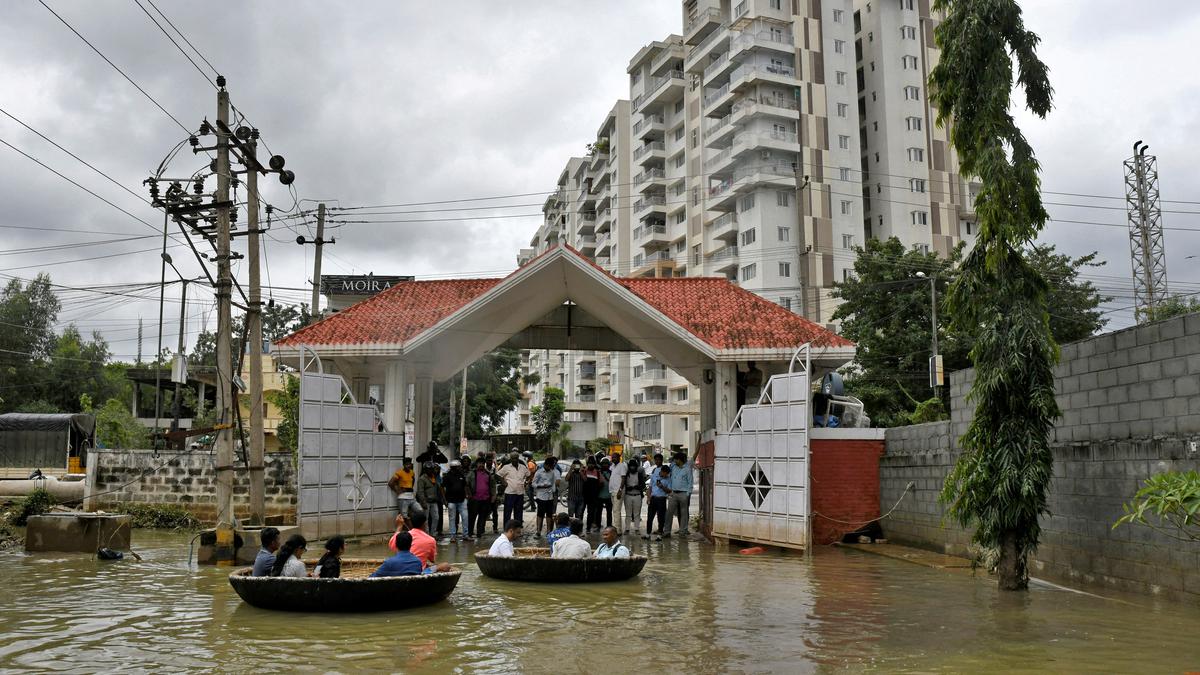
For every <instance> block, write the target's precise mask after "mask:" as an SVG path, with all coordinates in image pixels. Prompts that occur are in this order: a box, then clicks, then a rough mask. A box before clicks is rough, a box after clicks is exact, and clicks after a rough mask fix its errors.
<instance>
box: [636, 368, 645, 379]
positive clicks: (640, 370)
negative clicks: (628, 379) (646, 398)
mask: <svg viewBox="0 0 1200 675" xmlns="http://www.w3.org/2000/svg"><path fill="white" fill-rule="evenodd" d="M645 369H646V367H645V366H634V367H633V376H634V377H641V376H642V371H644V370H645Z"/></svg>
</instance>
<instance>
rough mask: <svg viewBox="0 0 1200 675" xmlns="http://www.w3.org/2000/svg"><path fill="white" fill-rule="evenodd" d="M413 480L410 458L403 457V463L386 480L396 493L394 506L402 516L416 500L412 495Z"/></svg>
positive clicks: (405, 514)
mask: <svg viewBox="0 0 1200 675" xmlns="http://www.w3.org/2000/svg"><path fill="white" fill-rule="evenodd" d="M413 480H414V476H413V462H412V459H411V458H409V457H405V458H404V463H403V465H402V466H401V467H400V468H399V469H397V470H396V473H394V474H392V477H391V479H389V480H388V487H389V488H391V490H392V492H394V493H396V506H397V508H398V509H399V511H400V515H402V516H407V515H408V512H409V511H411V510H412V506H413V504H414V503H415V502H416V499H415V497H414V496H413Z"/></svg>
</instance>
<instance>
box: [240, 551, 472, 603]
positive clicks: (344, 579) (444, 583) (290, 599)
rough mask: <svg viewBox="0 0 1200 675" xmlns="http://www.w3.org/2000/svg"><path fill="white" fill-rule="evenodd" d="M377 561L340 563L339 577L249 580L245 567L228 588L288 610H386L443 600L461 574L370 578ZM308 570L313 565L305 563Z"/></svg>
mask: <svg viewBox="0 0 1200 675" xmlns="http://www.w3.org/2000/svg"><path fill="white" fill-rule="evenodd" d="M382 563H383V561H382V560H363V559H350V558H346V559H343V560H342V576H341V578H338V579H313V578H307V579H296V578H289V577H253V576H250V572H251V568H249V567H245V568H242V569H239V570H237V571H236V572H234V573H233V574H230V575H229V584H230V585H231V586H233V590H235V591H237V594H238V595H239V596H241V598H242V600H244V601H246V603H248V604H250V605H253V606H255V607H259V608H261V609H279V610H284V611H289V612H388V611H394V610H400V609H408V608H410V607H420V606H421V605H430V604H433V603H435V602H440V601H441V600H444V599H445V598H446V597H447V596H449V595H450V593H451V592H453V591H454V587H455V586H457V585H458V580H459V578H460V577H461V576H462V572H461V571H459V570H453V571H451V572H440V573H437V574H422V575H413V576H405V577H382V578H378V579H371V578H370V576H371V573H372V572H374V571H375V570H376V569H378V568H379V565H380V564H382ZM309 567H310V569H311V568H312V567H313V565H312V564H309Z"/></svg>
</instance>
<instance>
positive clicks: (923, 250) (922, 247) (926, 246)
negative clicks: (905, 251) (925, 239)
mask: <svg viewBox="0 0 1200 675" xmlns="http://www.w3.org/2000/svg"><path fill="white" fill-rule="evenodd" d="M918 248H919V249H920V250H921V253H924V254H925V255H929V244H921V245H920V246H918Z"/></svg>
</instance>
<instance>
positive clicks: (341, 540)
mask: <svg viewBox="0 0 1200 675" xmlns="http://www.w3.org/2000/svg"><path fill="white" fill-rule="evenodd" d="M345 552H346V538H345V537H343V536H342V535H340V534H338V535H334V536H332V537H330V538H329V540H328V541H326V542H325V554H324V555H322V556H321V559H320V560H318V561H317V566H316V568H315V569H313V576H314V577H317V578H318V579H337V578H338V577H340V576H342V554H344V553H345Z"/></svg>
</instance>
